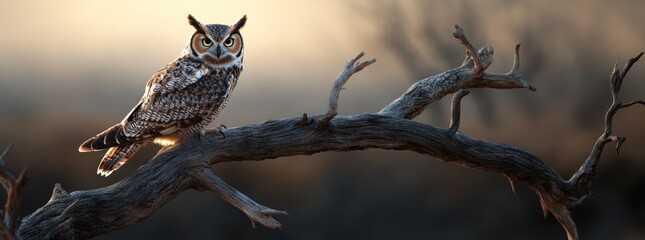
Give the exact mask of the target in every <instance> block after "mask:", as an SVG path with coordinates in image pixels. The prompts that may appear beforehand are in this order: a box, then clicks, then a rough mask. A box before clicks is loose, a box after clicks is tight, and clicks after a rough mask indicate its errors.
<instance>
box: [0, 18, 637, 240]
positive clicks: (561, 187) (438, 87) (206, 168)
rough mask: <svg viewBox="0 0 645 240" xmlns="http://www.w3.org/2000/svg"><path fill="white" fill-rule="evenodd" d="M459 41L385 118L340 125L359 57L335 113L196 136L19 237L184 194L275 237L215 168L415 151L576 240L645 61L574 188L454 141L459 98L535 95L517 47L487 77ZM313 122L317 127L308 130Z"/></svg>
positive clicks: (71, 234)
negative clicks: (497, 178)
mask: <svg viewBox="0 0 645 240" xmlns="http://www.w3.org/2000/svg"><path fill="white" fill-rule="evenodd" d="M454 36H455V37H456V38H457V39H458V40H460V42H461V43H462V44H463V45H464V46H465V47H466V49H467V52H469V56H468V57H467V59H466V60H465V61H464V63H463V64H462V65H461V66H460V67H458V68H455V69H452V70H449V71H446V72H443V73H440V74H437V75H434V76H430V77H428V78H425V79H422V80H420V81H419V82H417V83H415V84H414V85H413V86H411V87H410V89H408V91H407V92H405V93H404V94H403V95H402V96H401V97H399V98H397V99H395V100H394V101H393V102H391V103H390V104H389V105H387V106H386V107H385V108H383V109H382V110H381V111H380V112H379V113H372V114H371V113H367V114H360V115H353V116H336V115H337V112H336V109H337V105H338V96H339V92H340V90H341V89H342V86H343V84H345V82H347V80H348V79H349V78H350V77H351V75H352V74H354V73H356V72H358V71H360V70H361V69H362V68H364V67H366V66H368V65H369V64H371V63H373V62H374V60H370V61H367V62H362V63H359V64H356V61H358V59H359V58H360V57H361V56H362V55H363V54H362V53H361V54H359V55H358V56H357V57H356V58H354V59H352V60H351V61H350V62H349V63H348V64H347V65H346V67H345V69H344V71H343V72H342V73H341V74H340V76H339V77H338V80H336V82H335V84H334V88H333V89H332V93H331V94H330V102H329V106H330V107H329V111H328V112H327V113H326V114H325V115H316V116H308V115H307V114H303V116H302V117H293V118H286V119H280V120H269V121H266V122H263V123H260V124H250V125H245V126H240V127H235V128H228V129H225V130H224V131H225V132H226V138H225V139H224V138H222V137H219V136H215V135H213V134H209V135H205V136H201V137H200V136H196V137H191V138H188V139H185V140H182V141H181V142H179V143H177V144H176V145H174V146H171V147H168V148H164V149H163V150H162V151H160V153H159V154H158V155H157V156H155V157H154V159H152V160H150V161H149V162H148V163H146V164H145V165H143V166H142V167H141V168H139V169H138V170H136V171H135V172H134V173H133V174H132V175H130V176H128V177H126V178H125V179H123V180H121V181H120V182H118V183H115V184H113V185H111V186H108V187H104V188H100V189H92V190H87V191H75V192H71V193H67V192H66V191H64V190H62V188H61V187H60V185H56V186H55V187H54V191H53V193H52V197H51V199H50V200H49V202H47V204H46V205H45V206H43V207H41V208H40V209H38V210H36V211H35V212H34V213H32V214H30V215H29V216H27V217H25V218H24V219H23V220H22V224H21V225H20V227H19V229H18V236H19V237H20V238H24V239H51V238H55V239H85V238H91V237H93V236H97V235H100V234H103V233H107V232H110V231H112V230H115V229H120V228H123V227H125V226H128V225H132V224H135V223H137V222H139V221H141V220H143V219H145V218H147V217H149V216H150V215H151V214H153V213H155V212H156V211H157V210H158V209H159V208H161V206H163V205H164V204H165V203H166V202H168V201H170V200H172V199H174V198H175V197H176V196H177V195H178V194H180V193H181V192H183V191H184V190H186V189H197V190H200V191H202V190H209V191H213V192H216V193H217V194H219V195H220V197H222V199H223V200H225V201H227V202H228V203H230V204H231V205H233V206H235V207H237V208H238V209H240V210H241V211H242V212H244V213H245V214H246V215H247V216H248V217H249V219H251V223H252V224H253V226H254V225H255V223H260V224H262V225H264V226H266V227H269V228H279V227H280V223H279V222H277V221H276V220H275V219H274V218H273V215H280V214H286V212H284V211H278V210H275V209H272V208H269V207H266V206H264V205H260V204H258V203H256V202H255V201H253V200H252V199H250V198H249V197H247V196H246V195H244V194H242V193H241V192H239V191H237V190H235V189H234V188H233V187H231V186H229V185H228V184H226V183H225V182H224V181H223V180H221V179H220V178H219V177H217V176H216V175H214V174H213V172H212V171H211V170H210V167H211V165H213V164H216V163H220V162H227V161H248V160H256V161H259V160H266V159H274V158H279V157H285V156H294V155H311V154H314V153H318V152H324V151H354V150H362V149H367V148H381V149H394V150H409V151H414V152H418V153H420V154H425V155H428V156H432V157H435V158H437V159H439V160H441V161H445V162H454V163H456V164H459V165H462V166H466V167H472V168H477V169H481V170H484V171H490V172H496V173H500V174H503V175H504V176H506V177H507V178H508V179H509V181H510V183H511V188H512V189H513V192H515V183H516V182H526V183H527V184H528V185H529V187H530V189H531V190H532V191H533V192H535V193H536V194H537V196H538V197H539V199H540V203H541V205H542V209H543V211H544V214H545V215H547V214H548V213H551V214H553V215H554V216H555V217H556V219H557V220H558V221H559V222H560V224H561V225H562V226H563V227H564V229H565V231H566V232H567V236H568V238H569V239H577V238H578V234H577V230H576V226H575V223H574V222H573V221H572V219H571V216H570V214H569V208H571V207H573V206H576V205H578V204H580V203H581V202H582V201H584V199H586V197H587V196H588V194H589V190H590V188H591V185H592V183H593V182H594V180H595V169H596V166H597V162H598V159H599V158H600V154H601V153H602V149H603V148H604V145H605V144H606V143H608V142H610V141H617V143H618V144H617V146H618V148H620V144H621V143H622V142H623V141H624V138H623V137H620V136H615V135H613V133H612V131H611V128H612V120H613V116H614V115H615V113H616V112H617V111H618V110H619V109H621V108H624V107H627V106H631V105H634V104H638V103H641V102H642V101H634V102H630V103H627V104H623V103H622V101H621V99H620V97H619V91H620V87H621V85H622V81H623V79H624V77H625V75H626V74H627V71H628V70H629V69H630V68H631V66H632V65H633V64H634V63H635V62H636V61H637V60H638V59H639V58H640V56H642V53H641V54H640V55H638V56H637V57H635V58H633V59H631V60H630V61H629V62H628V63H627V64H626V66H625V68H624V69H623V70H622V71H617V70H615V71H614V73H613V74H612V78H611V90H612V95H613V104H612V106H611V107H610V108H609V110H608V112H607V116H606V118H605V132H604V133H603V134H602V135H601V137H600V138H599V139H598V140H597V142H596V145H595V146H594V148H593V150H592V153H591V155H590V156H589V157H588V158H587V160H586V161H585V162H584V163H583V165H582V166H581V167H580V169H579V170H578V172H576V174H574V175H573V176H572V177H571V179H569V180H564V179H563V178H562V177H561V176H560V175H559V174H558V173H557V172H556V171H555V170H554V169H553V168H551V167H550V166H548V165H547V164H546V163H545V162H544V161H542V160H540V159H539V158H538V157H536V156H534V155H532V154H530V153H528V152H526V151H524V150H522V149H519V148H517V147H514V146H510V145H506V144H501V143H493V142H488V141H483V140H478V139H475V138H471V137H469V136H467V135H465V134H462V133H461V132H459V133H457V130H458V128H459V121H460V100H461V99H462V98H463V97H464V96H465V95H466V94H467V93H468V92H467V91H466V90H463V89H468V88H502V89H505V88H528V89H531V90H535V89H534V88H533V87H532V86H531V85H529V84H528V83H527V82H526V81H525V80H524V79H523V78H522V76H521V75H520V74H519V72H518V69H519V63H520V61H519V45H517V46H516V48H515V62H514V64H513V67H512V68H511V71H510V72H508V73H504V74H499V73H488V72H486V71H485V70H486V69H487V68H488V66H490V64H492V59H493V50H492V48H481V49H480V50H479V51H478V52H475V51H474V49H475V48H474V47H473V46H472V44H470V43H469V41H468V40H467V38H466V36H465V34H464V33H463V30H462V29H461V28H459V27H458V26H457V27H456V31H455V33H454ZM455 92H458V93H457V94H456V95H455V96H454V98H453V110H452V113H453V115H452V116H453V117H452V124H451V126H450V128H449V129H443V128H437V127H434V126H431V125H428V124H424V123H420V122H416V121H413V120H411V119H413V118H414V117H415V116H417V115H418V114H419V113H420V112H422V111H423V110H424V109H425V108H426V107H427V106H428V105H429V104H430V103H432V102H434V101H436V100H438V99H440V98H442V97H444V96H445V95H447V94H449V93H455ZM641 104H642V103H641ZM314 122H317V123H318V124H312V123H314ZM21 176H22V175H21ZM2 179H4V178H2ZM20 179H22V177H19V178H18V180H20ZM18 182H20V181H18ZM3 183H4V182H3ZM18 185H20V184H18ZM18 189H19V188H18ZM8 191H9V190H8ZM7 209H9V206H7ZM10 211H11V210H10ZM5 214H6V212H5ZM5 216H6V215H5ZM5 219H6V218H5ZM7 226H15V224H7Z"/></svg>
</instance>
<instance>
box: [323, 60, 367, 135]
mask: <svg viewBox="0 0 645 240" xmlns="http://www.w3.org/2000/svg"><path fill="white" fill-rule="evenodd" d="M364 55H365V53H364V52H360V53H359V54H358V55H357V56H356V57H354V58H353V59H352V60H350V61H349V62H348V63H347V64H346V65H345V70H343V72H341V73H340V75H339V76H338V79H336V81H335V82H334V87H333V88H332V89H331V93H330V94H329V110H327V113H326V114H325V118H323V119H322V120H321V121H320V122H318V126H319V127H323V126H326V125H328V124H329V121H330V120H331V119H332V118H334V117H335V116H336V114H338V112H337V108H338V97H340V90H342V89H343V86H344V85H345V83H346V82H347V80H349V78H350V77H351V76H352V75H353V74H354V73H357V72H358V71H360V70H363V68H365V67H367V66H369V65H371V64H372V63H374V62H376V59H374V58H372V59H370V60H368V61H365V62H359V63H356V61H358V59H360V58H361V57H363V56H364Z"/></svg>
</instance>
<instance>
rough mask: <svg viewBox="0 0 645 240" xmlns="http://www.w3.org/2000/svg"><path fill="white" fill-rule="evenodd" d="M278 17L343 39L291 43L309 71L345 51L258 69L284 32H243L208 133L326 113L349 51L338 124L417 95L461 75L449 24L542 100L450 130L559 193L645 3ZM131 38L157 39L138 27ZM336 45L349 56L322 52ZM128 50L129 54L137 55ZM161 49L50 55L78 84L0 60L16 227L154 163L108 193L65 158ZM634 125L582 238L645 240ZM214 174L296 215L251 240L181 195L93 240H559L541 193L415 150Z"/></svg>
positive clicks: (237, 218)
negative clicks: (512, 159)
mask: <svg viewBox="0 0 645 240" xmlns="http://www.w3.org/2000/svg"><path fill="white" fill-rule="evenodd" d="M247 7H249V8H251V7H250V6H247ZM275 7H276V9H277V8H280V9H282V8H287V7H292V8H293V9H292V11H283V12H280V14H282V15H289V14H290V13H289V12H293V14H294V15H295V14H299V15H297V16H300V17H302V16H306V17H302V18H300V19H298V20H299V21H302V22H305V23H306V24H312V25H315V26H316V27H315V33H318V32H322V33H328V32H331V31H329V29H334V30H337V29H340V30H339V31H338V32H339V33H338V34H337V35H338V36H335V35H333V34H320V35H315V36H314V37H315V38H319V39H320V40H319V41H320V42H312V43H308V44H307V43H300V44H302V45H299V47H300V48H297V49H293V50H294V51H293V52H303V53H302V55H303V56H304V55H306V54H307V53H310V52H312V51H313V52H315V51H314V50H311V49H319V48H328V47H330V46H336V45H342V47H344V48H339V49H340V50H337V49H334V50H325V52H326V54H327V55H322V54H321V55H320V56H318V55H315V56H306V57H301V58H298V59H286V58H287V56H294V55H288V54H287V55H280V57H277V59H278V60H280V61H276V59H274V57H275V56H258V55H260V54H261V53H264V54H266V53H267V52H266V51H268V50H265V49H259V46H264V45H259V44H257V43H258V42H260V41H266V42H269V43H271V44H276V45H275V46H279V47H275V49H278V50H279V51H283V50H282V49H283V48H284V44H285V42H288V41H290V40H289V39H282V38H280V37H274V36H267V34H268V33H267V31H265V32H262V34H263V35H259V33H260V30H257V29H259V28H260V26H262V27H265V26H266V25H261V23H262V22H265V23H266V22H271V21H273V20H275V21H279V20H280V19H278V18H269V17H267V16H268V15H267V16H263V15H260V14H256V15H249V24H248V25H249V26H247V28H246V29H245V31H246V32H244V33H245V34H248V35H246V36H248V37H245V43H247V42H248V44H249V49H248V51H247V52H246V54H247V55H248V57H245V72H244V73H243V74H242V79H241V82H240V84H239V86H238V88H237V89H236V93H234V94H233V95H234V96H233V98H232V100H231V103H230V104H229V106H228V108H227V109H226V110H225V111H224V112H223V113H222V116H221V117H220V118H218V122H217V123H224V124H226V125H227V126H229V127H231V126H237V125H244V124H248V123H256V122H260V121H263V120H266V119H270V118H281V117H291V116H296V115H300V114H302V112H308V113H316V111H318V112H322V111H324V106H325V105H326V102H325V101H326V95H327V94H328V92H327V91H328V87H329V86H331V82H332V80H333V78H334V77H335V76H336V74H337V73H338V71H339V70H340V68H341V67H342V64H344V61H346V60H348V59H349V58H350V57H351V56H352V55H353V54H354V53H355V52H358V51H360V50H365V51H366V52H367V54H368V57H376V58H377V59H378V62H377V63H376V65H374V67H369V68H368V69H366V70H364V71H363V72H361V73H360V75H359V76H356V77H354V78H352V80H351V81H350V83H348V85H347V88H348V89H347V90H345V91H343V92H342V93H341V99H340V111H341V114H356V113H361V112H369V111H378V109H379V107H382V106H383V105H384V104H386V103H387V102H389V101H391V100H393V99H394V98H395V97H397V96H398V95H400V94H401V93H402V92H404V91H405V89H406V88H407V87H409V85H411V84H412V83H414V81H416V80H419V79H421V78H423V77H426V76H429V75H431V74H436V73H439V72H442V71H445V70H447V69H450V68H452V67H456V66H458V65H460V64H461V62H462V60H463V58H464V50H463V48H462V47H461V46H460V45H459V44H458V42H457V41H455V40H454V39H453V38H452V36H451V32H452V29H453V28H452V26H453V24H460V25H461V26H462V27H463V28H464V29H465V31H466V34H467V36H468V37H469V38H470V40H471V41H472V42H473V43H474V44H475V45H476V47H483V46H489V45H492V46H493V47H494V49H495V51H496V55H495V61H496V62H495V63H494V64H493V66H492V67H491V69H490V70H491V71H499V72H504V71H507V70H508V69H509V68H510V66H511V64H512V50H513V47H514V45H515V44H516V43H521V44H522V48H521V55H522V66H521V68H520V70H521V72H522V74H523V75H524V76H525V78H526V79H527V80H528V81H529V82H531V84H532V85H534V86H535V87H537V89H538V91H537V92H530V91H528V90H490V89H477V90H475V91H474V92H473V94H471V95H469V96H468V97H466V98H465V99H464V101H463V115H462V116H463V117H462V127H461V131H463V132H464V133H465V134H468V135H471V136H474V137H477V138H480V139H486V140H490V141H496V142H503V143H507V144H512V145H516V146H519V147H521V148H524V149H527V150H528V151H529V152H532V153H534V154H535V155H537V156H539V157H540V158H541V159H543V160H544V161H546V162H547V163H548V164H549V165H551V166H553V167H554V168H555V169H557V170H558V172H560V173H561V174H562V176H563V177H565V178H568V177H569V176H570V175H571V174H572V173H573V172H574V171H575V170H576V168H577V167H578V166H579V164H580V163H581V162H582V161H583V160H584V158H585V157H586V154H588V151H590V149H591V147H592V145H593V142H594V141H595V139H596V138H597V137H598V134H600V132H601V130H602V129H601V127H602V119H603V116H604V111H605V110H606V107H607V106H608V105H609V100H610V98H609V91H608V77H609V73H610V71H611V67H612V65H613V64H614V63H615V62H617V61H618V62H620V64H622V63H624V61H625V60H626V59H628V58H629V57H633V56H635V55H636V54H637V53H638V52H639V51H643V50H645V45H643V41H642V40H643V39H645V22H644V21H642V19H640V15H642V10H643V9H645V3H644V2H643V1H640V0H626V1H620V2H617V3H614V4H610V3H609V2H605V1H600V0H596V1H585V2H579V1H559V2H557V3H556V2H550V1H537V0H534V1H510V0H492V1H466V0H457V1H421V0H418V1H405V2H404V1H353V2H345V1H338V2H335V1H330V2H329V3H320V4H319V6H318V5H314V8H311V6H310V5H307V7H309V8H306V9H304V7H303V8H300V7H302V6H301V5H293V4H291V3H289V4H287V3H275ZM160 8H161V7H160ZM162 10H163V9H162ZM164 11H165V10H164ZM267 11H268V10H267ZM276 11H277V10H276ZM320 11H322V12H325V13H326V14H327V17H328V18H330V20H329V22H328V23H327V22H323V21H322V20H320V19H317V18H315V17H314V16H317V15H316V12H320ZM106 12H107V11H106ZM117 12H118V11H117ZM160 12H163V11H161V10H160ZM261 12H262V11H261ZM116 15H118V14H116ZM181 15H182V18H181V19H182V20H183V15H184V13H183V12H182V13H181ZM310 15H311V17H308V16H310ZM144 16H147V15H144ZM236 16H237V14H236ZM254 17H255V18H254ZM157 18H159V17H158V16H157ZM294 18H295V17H294ZM337 18H338V19H337ZM211 19H217V18H215V17H212V18H211ZM283 20H284V19H283ZM283 20H280V21H283ZM332 20H334V21H332ZM78 21H79V24H81V26H86V27H89V26H90V24H89V23H87V25H83V21H82V20H78ZM115 21H116V20H115ZM168 21H170V22H172V21H174V20H172V21H171V20H168ZM142 22H145V20H142ZM322 23H326V24H322ZM182 24H183V23H182ZM254 24H257V25H254ZM293 24H294V26H295V25H296V23H295V22H294V23H293ZM107 26H111V25H107ZM131 26H132V28H135V26H137V27H138V28H137V29H145V31H150V29H148V28H149V26H145V27H142V26H140V25H136V24H135V23H132V25H131ZM177 26H183V25H179V24H178V25H177ZM254 26H255V28H254ZM172 27H173V28H175V26H172ZM267 28H268V27H267ZM270 29H271V31H274V32H280V31H285V32H286V31H292V29H300V28H297V27H293V28H280V29H276V28H270ZM140 31H143V30H140ZM155 31H161V30H160V29H156V30H155ZM334 33H336V32H334ZM340 33H344V34H347V35H343V34H340ZM63 34H65V33H64V32H63ZM302 34H304V33H302ZM307 34H312V35H313V34H314V33H312V32H308V33H307ZM350 34H351V35H350ZM278 35H280V34H278ZM253 36H255V38H254V37H253ZM48 37H52V38H55V37H56V36H48ZM75 37H76V38H77V39H81V40H82V38H80V36H75ZM181 37H183V36H181ZM123 38H124V39H129V38H127V36H123ZM259 38H263V39H261V40H260V39H259ZM338 39H342V40H344V42H341V43H342V44H338V42H333V41H331V40H338ZM77 41H78V40H77ZM122 41H124V43H122V46H123V45H125V46H128V45H132V44H134V43H132V42H128V41H130V40H128V41H126V40H122ZM168 42H169V43H168V44H171V45H170V46H174V48H173V49H171V50H172V51H168V52H165V50H164V51H162V50H159V51H153V50H145V49H146V48H145V47H141V49H144V50H140V51H132V52H133V53H130V52H127V53H122V52H119V50H118V49H117V47H118V46H116V47H115V48H114V49H112V48H109V47H110V46H108V45H106V46H101V47H105V48H106V49H107V50H106V52H110V51H112V52H115V53H121V54H123V55H122V56H128V60H127V61H125V60H123V59H119V58H112V55H109V54H107V53H105V55H100V56H96V57H95V58H92V59H87V60H86V59H81V60H75V61H72V60H69V59H68V58H70V57H71V55H72V54H70V55H62V56H58V55H56V56H55V58H54V59H55V61H58V62H67V61H69V62H70V64H77V69H78V70H69V71H59V72H56V71H52V70H51V69H50V68H47V67H46V65H45V64H36V63H41V62H36V63H34V62H30V61H29V59H30V58H36V59H37V56H36V55H34V53H29V54H25V56H22V57H19V58H17V59H13V58H11V59H9V58H8V57H6V56H10V55H11V52H10V51H8V50H6V49H5V50H4V51H6V52H2V57H1V58H2V59H0V60H3V61H0V62H1V63H2V65H0V74H1V75H0V84H1V85H0V116H1V117H0V132H2V135H1V136H2V137H0V147H3V146H6V145H7V144H8V143H9V142H14V143H16V146H15V148H14V151H12V153H11V154H10V155H9V165H10V166H11V167H12V168H14V169H16V170H19V169H20V168H21V167H23V166H28V167H29V169H30V171H29V176H30V182H29V183H28V185H27V186H26V187H25V189H24V195H23V205H22V210H23V213H24V214H27V213H31V212H33V211H34V210H35V209H37V208H38V207H40V206H42V205H43V204H44V203H46V201H47V200H48V198H49V195H50V193H51V190H52V188H53V185H54V183H57V182H59V183H61V184H62V186H63V188H64V189H66V190H68V191H74V190H83V189H93V188H100V187H104V186H108V185H109V184H112V183H115V182H117V181H119V179H122V178H124V177H126V176H127V175H128V174H131V173H132V172H133V171H135V170H136V169H137V168H138V167H139V166H140V165H142V164H144V163H145V161H147V160H148V159H150V158H151V157H152V156H153V155H154V153H155V152H156V149H157V148H154V147H152V148H146V149H144V151H142V152H141V153H139V154H137V155H136V156H135V157H134V159H132V160H131V161H130V162H128V164H126V165H124V167H123V168H122V169H120V170H119V171H117V172H116V173H115V174H114V175H112V176H110V177H109V178H101V177H97V176H96V175H95V172H94V171H95V169H96V165H97V164H98V160H99V159H100V157H101V156H102V154H103V153H102V152H98V153H77V152H76V149H77V147H78V144H80V143H81V142H82V141H83V140H85V139H86V138H88V137H89V136H91V135H93V134H95V133H97V132H99V131H101V130H103V129H104V128H106V127H107V126H109V125H110V124H113V123H115V122H116V121H118V120H119V119H120V117H122V116H123V114H125V113H126V112H127V110H129V107H131V106H132V105H133V104H134V103H135V102H136V101H137V100H138V98H139V96H140V94H141V93H142V89H140V88H141V87H142V86H143V82H142V80H141V78H145V77H147V76H149V75H150V74H151V73H152V72H153V71H155V70H156V69H157V68H158V67H161V66H162V64H165V63H166V62H167V60H169V59H172V57H173V56H175V55H172V54H176V53H175V52H176V50H177V51H178V49H179V46H175V45H176V43H175V40H174V39H173V41H170V40H168ZM137 43H138V42H137ZM146 43H147V44H146V46H148V45H152V46H157V44H156V43H155V44H151V43H149V42H146ZM163 44H165V42H159V45H163ZM253 44H256V45H253ZM56 47H59V46H52V48H56ZM175 48H176V49H175ZM294 48H295V47H294ZM155 50H156V49H155ZM278 50H276V51H278ZM128 51H131V50H128ZM147 51H149V52H147ZM263 51H264V52H263ZM338 51H343V52H338ZM134 53H136V54H134ZM253 53H256V54H253ZM339 55H340V57H339ZM147 56H154V57H149V58H150V59H148V57H147ZM159 56H164V58H159V59H157V58H156V57H159ZM168 56H169V57H168ZM296 56H297V55H296ZM330 56H331V57H330ZM130 58H132V59H130ZM266 59H271V61H267V60H266ZM294 66H295V67H294ZM294 68H296V69H299V70H295V71H294V70H292V69H294ZM70 69H72V68H70ZM284 69H287V70H289V71H283V70H284ZM285 72H287V73H288V74H290V75H288V74H286V73H285ZM644 80H645V62H639V63H637V64H636V65H635V66H634V68H633V70H632V72H631V73H630V75H629V76H628V77H627V80H626V82H625V85H624V86H625V87H624V88H625V89H624V93H623V95H624V98H625V99H626V100H633V99H638V98H640V99H642V98H643V96H644V95H645V94H644V92H645V81H644ZM448 104H449V100H448V98H446V99H443V100H441V101H439V102H437V103H435V104H433V105H431V106H430V107H429V109H428V110H427V114H423V115H421V116H420V117H419V118H418V119H416V120H418V121H422V122H428V123H430V124H436V125H438V126H445V125H446V124H447V122H448V118H449V114H448V111H449V105H448ZM643 119H645V111H644V110H643V108H642V107H634V108H633V109H626V110H624V111H623V112H621V113H620V114H619V115H618V116H617V118H616V121H615V125H616V126H615V132H616V133H617V134H621V135H624V136H626V137H627V139H628V140H627V142H626V143H625V144H624V146H623V148H622V151H621V155H619V156H617V155H616V154H615V152H614V151H613V149H612V147H613V146H611V145H609V146H608V148H607V149H606V151H605V153H604V155H603V159H602V160H601V162H600V166H599V170H598V171H599V176H598V180H597V184H596V186H595V187H594V189H593V190H594V193H595V197H594V198H592V199H589V200H587V201H585V202H584V203H583V204H582V205H581V206H579V207H577V208H574V209H572V212H573V218H574V219H575V221H576V223H577V224H578V229H579V233H580V237H581V239H643V238H645V159H644V156H645V148H643V143H645V131H643V127H642V123H643ZM213 169H214V171H215V172H216V173H217V174H218V175H220V176H221V177H222V179H224V180H225V181H227V182H228V183H229V184H230V185H232V186H234V187H235V188H237V189H239V190H240V191H242V192H243V193H245V194H247V195H248V196H249V197H251V198H253V199H254V200H256V201H258V202H259V203H262V204H265V205H267V206H270V207H272V208H276V209H280V210H286V211H288V212H289V213H290V215H289V216H278V217H277V218H278V220H279V221H281V222H282V223H283V229H282V230H268V229H266V228H263V227H261V226H258V227H256V228H255V229H254V228H252V227H251V223H250V221H249V220H248V219H247V218H246V216H245V215H244V214H243V213H241V212H240V211H239V210H237V209H235V208H234V207H232V206H229V205H228V204H226V203H224V202H223V201H222V200H220V199H219V197H218V196H217V195H216V194H214V193H210V192H197V191H192V190H191V191H187V192H185V193H183V194H181V195H180V196H179V197H178V198H177V199H175V200H173V201H171V202H170V203H168V204H167V205H166V206H164V207H163V208H162V209H161V210H160V211H159V212H158V213H156V214H154V215H153V216H151V217H150V218H149V219H146V220H145V221H143V222H141V223H138V224H136V225H134V226H131V227H128V228H125V229H122V230H117V231H114V232H111V233H109V234H107V235H105V236H101V237H98V238H97V239H132V238H137V239H564V238H565V233H564V231H563V230H562V228H561V227H560V225H559V224H558V223H557V221H556V220H555V219H554V218H553V217H551V216H549V217H547V218H546V219H545V218H543V216H542V212H541V209H540V207H539V203H538V201H537V198H536V197H535V194H533V193H532V192H530V190H529V189H528V188H527V187H526V185H524V184H520V185H519V186H518V192H517V196H514V195H513V193H512V192H511V189H510V186H509V183H508V181H507V180H506V178H504V177H503V176H502V175H499V174H494V173H486V172H482V171H479V170H475V169H469V168H464V167H461V166H457V165H454V164H445V163H443V162H440V161H436V160H434V159H431V158H429V157H426V156H422V155H418V154H415V153H410V152H399V151H384V150H367V151H357V152H346V153H333V152H332V153H320V154H316V155H313V156H298V157H288V158H280V159H276V160H267V161H261V162H239V163H224V164H218V165H216V166H214V167H213Z"/></svg>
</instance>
